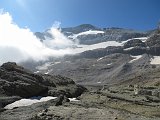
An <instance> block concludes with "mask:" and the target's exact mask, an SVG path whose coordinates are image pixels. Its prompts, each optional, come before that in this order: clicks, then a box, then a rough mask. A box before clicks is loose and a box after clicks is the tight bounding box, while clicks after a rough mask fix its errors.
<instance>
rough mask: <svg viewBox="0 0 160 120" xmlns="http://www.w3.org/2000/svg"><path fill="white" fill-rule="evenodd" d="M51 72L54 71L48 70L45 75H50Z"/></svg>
mask: <svg viewBox="0 0 160 120" xmlns="http://www.w3.org/2000/svg"><path fill="white" fill-rule="evenodd" d="M51 71H52V70H48V71H47V72H46V73H44V74H46V75H48V74H49V73H50V72H51Z"/></svg>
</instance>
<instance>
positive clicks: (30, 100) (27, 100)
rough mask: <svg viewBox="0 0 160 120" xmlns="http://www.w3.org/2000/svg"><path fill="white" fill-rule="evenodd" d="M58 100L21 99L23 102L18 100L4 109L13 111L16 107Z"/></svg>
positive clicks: (46, 98)
mask: <svg viewBox="0 0 160 120" xmlns="http://www.w3.org/2000/svg"><path fill="white" fill-rule="evenodd" d="M56 98H57V97H52V96H47V97H41V96H38V97H32V98H29V99H21V100H18V101H15V102H13V103H11V104H8V105H6V106H5V107H4V108H5V109H13V108H15V107H22V106H29V105H32V104H34V103H39V102H45V101H49V100H53V99H56ZM69 100H70V101H74V102H77V101H79V100H77V99H76V98H69Z"/></svg>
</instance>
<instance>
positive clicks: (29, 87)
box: [0, 62, 48, 97]
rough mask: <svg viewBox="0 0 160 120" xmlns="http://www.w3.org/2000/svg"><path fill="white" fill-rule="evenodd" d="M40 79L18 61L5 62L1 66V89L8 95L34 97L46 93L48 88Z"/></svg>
mask: <svg viewBox="0 0 160 120" xmlns="http://www.w3.org/2000/svg"><path fill="white" fill-rule="evenodd" d="M38 81H39V79H37V77H35V76H34V74H32V73H31V72H29V71H27V70H25V69H24V68H23V67H20V66H18V65H17V64H16V63H11V62H8V63H4V64H3V65H2V66H1V67H0V90H1V92H0V93H1V94H3V95H7V96H14V95H15V96H21V97H32V96H36V95H41V94H42V93H45V92H46V91H47V90H48V88H47V87H45V86H43V85H41V84H40V83H38Z"/></svg>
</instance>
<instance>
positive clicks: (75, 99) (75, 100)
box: [69, 98, 79, 102]
mask: <svg viewBox="0 0 160 120" xmlns="http://www.w3.org/2000/svg"><path fill="white" fill-rule="evenodd" d="M69 100H70V101H73V102H78V101H79V100H77V98H69Z"/></svg>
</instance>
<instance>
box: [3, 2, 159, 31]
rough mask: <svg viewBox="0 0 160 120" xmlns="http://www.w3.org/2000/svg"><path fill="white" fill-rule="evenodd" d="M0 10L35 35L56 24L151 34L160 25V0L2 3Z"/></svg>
mask: <svg viewBox="0 0 160 120" xmlns="http://www.w3.org/2000/svg"><path fill="white" fill-rule="evenodd" d="M0 9H3V10H4V11H6V12H9V13H10V14H11V15H12V18H13V21H14V22H15V23H16V24H18V25H19V26H20V27H28V28H30V29H31V31H34V32H36V31H44V30H45V29H47V28H50V27H51V26H52V25H53V23H54V21H59V22H61V27H71V26H77V25H80V24H84V23H89V24H93V25H95V26H98V27H102V28H104V27H122V28H132V29H137V30H150V29H154V28H156V26H157V23H158V21H160V12H159V11H160V0H0Z"/></svg>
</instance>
